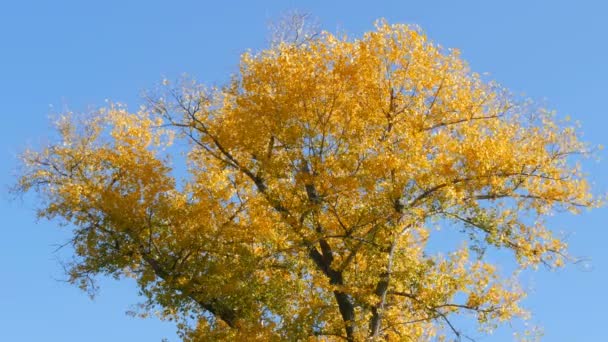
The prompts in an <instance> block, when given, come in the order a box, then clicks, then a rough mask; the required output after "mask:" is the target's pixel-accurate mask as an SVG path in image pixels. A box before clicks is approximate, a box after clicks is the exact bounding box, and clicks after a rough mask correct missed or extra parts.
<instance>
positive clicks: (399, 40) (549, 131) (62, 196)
mask: <svg viewBox="0 0 608 342" xmlns="http://www.w3.org/2000/svg"><path fill="white" fill-rule="evenodd" d="M531 108H532V107H526V106H524V105H522V104H521V103H519V102H518V101H517V100H516V99H514V98H513V96H510V95H509V94H508V92H506V91H505V90H503V89H501V88H500V87H499V86H497V85H496V84H493V83H488V82H484V81H483V80H482V79H481V78H480V76H479V75H477V74H475V73H472V72H471V71H470V70H469V69H468V66H467V65H466V63H465V62H464V61H462V59H460V57H459V55H458V52H457V51H456V50H450V51H447V52H446V51H444V50H442V49H440V48H438V47H437V46H435V45H434V44H432V43H430V42H429V41H428V40H427V38H426V37H425V36H424V34H422V33H421V32H420V31H419V30H417V29H414V28H411V27H409V26H405V25H389V24H387V23H385V22H379V23H378V24H377V26H376V29H375V30H374V31H371V32H368V33H366V34H365V35H364V36H363V37H362V38H361V39H347V38H345V37H337V36H334V35H332V34H330V33H323V34H321V35H319V36H316V37H315V38H314V39H310V40H307V41H305V42H303V43H298V44H290V43H285V42H283V43H278V44H277V45H276V46H274V47H273V48H270V49H268V50H264V51H262V52H260V53H257V54H253V53H245V54H244V55H243V56H242V59H241V64H240V69H239V73H238V74H237V75H236V76H234V77H233V79H232V81H231V82H230V83H229V84H228V85H226V86H225V87H221V88H206V87H204V86H202V85H200V84H198V83H195V82H190V81H184V82H182V83H180V84H177V85H176V86H173V85H169V84H167V85H166V87H165V91H163V92H162V93H161V94H160V95H158V96H150V97H148V105H147V106H146V107H145V108H142V109H141V110H140V111H138V112H136V113H132V112H129V111H128V110H127V109H126V108H125V107H123V106H120V105H112V106H109V107H108V108H105V109H102V110H100V111H99V112H98V113H96V114H95V115H92V116H89V117H88V118H85V119H82V118H78V117H75V116H70V115H64V116H62V117H61V118H60V120H58V123H57V128H58V131H59V133H60V139H59V141H58V142H57V143H56V144H51V145H50V146H48V147H46V148H44V149H42V150H40V151H28V152H25V153H24V154H23V160H24V164H25V166H26V167H25V169H24V172H23V176H22V177H21V178H20V181H19V191H23V192H25V191H28V190H30V189H34V190H36V191H38V192H39V193H40V194H41V195H42V197H43V198H44V201H43V202H42V204H41V208H40V211H39V214H40V216H42V217H46V218H54V217H60V218H62V219H64V220H65V222H67V223H70V224H71V226H72V227H73V238H72V240H71V244H72V245H73V246H74V254H75V256H74V260H73V262H72V263H71V265H70V269H69V275H70V280H71V281H72V282H74V283H77V284H79V285H80V286H81V287H83V288H85V289H88V288H90V287H91V285H92V282H91V279H92V276H94V275H97V274H106V275H111V276H116V277H120V276H129V277H133V278H135V279H136V280H137V282H138V284H139V286H140V289H141V293H142V294H143V295H144V296H145V297H146V298H147V301H146V303H144V308H146V309H154V308H161V315H162V316H163V317H166V318H170V319H177V320H179V321H180V322H181V323H180V327H181V329H182V332H183V334H184V335H183V336H184V338H185V339H195V340H204V339H210V340H214V339H222V338H223V339H234V338H237V337H240V338H248V339H265V340H281V339H288V340H295V339H314V338H325V339H329V340H332V339H336V340H338V339H346V340H349V341H353V340H363V339H366V338H370V339H382V338H388V339H390V340H392V339H397V340H402V339H410V340H428V339H431V338H434V337H435V336H438V335H442V334H444V333H450V332H451V333H454V334H455V335H457V336H460V334H461V333H460V330H459V328H458V327H457V326H455V325H454V324H453V323H452V321H451V317H452V316H453V315H456V314H460V313H472V314H473V315H474V316H475V317H476V319H477V321H478V323H479V326H480V328H482V329H489V330H491V329H492V328H493V327H495V326H496V324H499V323H501V322H505V321H509V320H511V319H513V318H514V317H518V316H524V315H525V311H524V310H522V309H521V308H520V307H519V304H518V303H519V301H520V300H521V299H522V298H523V296H524V291H522V290H521V289H520V288H519V287H518V286H517V283H516V282H514V281H513V280H512V279H511V278H509V277H506V278H505V277H504V276H501V274H500V272H498V271H497V267H496V266H495V265H493V264H492V263H491V262H489V261H487V260H486V258H485V254H484V253H483V251H485V250H486V249H490V250H493V249H505V250H510V251H512V252H513V255H514V256H515V259H516V261H517V262H518V264H519V265H520V266H521V267H529V266H535V265H539V264H546V265H557V266H559V265H561V264H562V263H563V261H564V253H565V247H566V245H565V242H564V241H563V239H561V238H560V237H556V236H554V234H552V233H551V231H550V229H548V228H547V227H546V225H545V223H544V220H543V217H545V216H546V215H548V214H551V213H552V212H554V211H556V210H568V211H572V212H575V213H576V212H578V211H579V210H580V208H583V207H593V206H597V205H598V204H599V202H598V201H597V200H596V199H595V198H594V196H592V194H591V191H590V189H589V186H588V184H587V182H586V181H585V178H584V177H583V175H582V173H581V171H580V168H579V167H578V165H573V160H572V157H574V156H576V155H579V154H584V153H586V150H587V147H586V145H585V144H583V143H581V142H579V140H578V138H577V135H576V130H575V129H574V128H572V127H569V126H566V125H564V124H562V123H558V122H556V120H555V117H554V114H553V113H551V112H549V111H546V110H542V109H537V108H532V109H531ZM174 140H176V141H178V142H179V141H187V142H188V144H187V150H188V151H187V153H186V154H185V156H184V158H181V157H177V158H174V159H173V161H171V159H169V158H168V155H169V154H170V153H171V152H173V151H174V150H175V149H176V148H175V147H169V145H170V144H171V142H172V141H174ZM184 146H186V145H183V144H182V145H180V148H183V147H184ZM178 162H184V163H185V165H186V168H187V175H177V176H176V173H175V172H173V171H172V168H173V167H175V166H176V165H175V164H176V163H178ZM176 177H182V179H176ZM437 223H439V224H448V223H455V224H458V225H459V226H460V227H461V228H462V232H463V235H462V237H463V239H462V243H461V244H460V247H459V248H457V249H456V250H452V251H445V253H431V252H430V251H429V250H427V248H426V243H427V240H428V239H429V236H431V235H436V234H442V232H441V231H438V230H436V229H434V228H433V226H434V225H435V224H437ZM190 317H194V318H195V320H196V321H197V324H195V325H194V326H192V325H189V324H188V323H189V322H191V319H190Z"/></svg>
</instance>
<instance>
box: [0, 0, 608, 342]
mask: <svg viewBox="0 0 608 342" xmlns="http://www.w3.org/2000/svg"><path fill="white" fill-rule="evenodd" d="M294 8H296V9H300V10H302V11H307V12H310V13H312V14H313V15H315V16H317V17H318V18H319V22H320V23H321V25H322V27H323V28H325V29H327V30H330V31H335V30H341V31H346V32H348V33H349V34H350V35H351V36H356V35H360V34H361V33H363V32H364V31H367V30H370V29H372V27H373V22H374V20H376V19H378V18H380V17H384V18H387V19H388V20H389V22H392V23H397V22H399V23H410V24H418V25H420V26H421V27H422V28H423V29H424V30H425V31H426V33H427V34H428V35H429V36H430V37H431V39H432V40H433V41H435V42H436V43H439V44H441V45H442V46H445V47H455V48H459V49H460V50H461V51H462V53H463V54H462V55H463V57H464V58H465V59H466V60H468V61H469V63H470V65H471V67H472V69H473V70H474V71H477V72H489V73H490V75H491V76H490V77H491V78H492V79H494V80H496V81H498V82H499V83H501V84H502V85H504V86H506V87H507V88H509V89H511V90H512V91H513V92H514V93H516V94H520V93H525V94H526V95H527V96H529V97H531V98H533V99H535V100H537V101H539V102H541V103H543V104H545V105H547V106H549V107H550V108H554V109H556V110H557V111H558V112H559V113H560V114H561V115H564V116H565V115H571V116H572V117H573V118H574V119H576V120H579V121H581V123H582V126H583V131H584V133H585V135H584V138H585V140H587V141H589V142H592V143H594V144H604V145H608V137H607V134H606V128H607V126H608V117H607V116H606V105H605V101H606V98H607V97H608V81H607V80H608V65H607V62H606V56H607V55H608V38H607V36H608V20H606V18H607V16H608V3H606V2H603V1H600V0H597V1H584V0H580V1H576V2H575V1H540V0H537V1H500V2H499V1H447V0H446V1H406V0H401V1H374V2H373V4H372V2H370V1H359V2H357V1H331V2H330V1H293V0H292V1H255V2H254V1H240V2H238V1H224V2H222V3H220V2H203V1H171V2H168V1H167V2H160V1H158V2H157V1H127V0H122V1H117V0H106V1H60V0H58V1H27V0H21V1H6V2H2V3H1V4H0V105H1V107H0V117H1V118H2V125H1V126H0V130H1V133H2V134H0V185H1V186H2V189H3V191H2V197H1V198H0V216H1V217H2V221H1V223H0V227H1V229H2V232H1V235H0V262H1V263H2V265H1V266H0V270H1V272H0V340H2V341H65V342H69V341H160V340H161V338H163V337H166V338H168V339H169V340H171V341H177V337H176V335H175V333H174V328H173V325H172V324H170V323H162V322H159V321H158V320H157V319H155V318H152V319H147V320H142V319H137V318H131V317H129V316H127V315H125V311H127V310H129V308H130V306H131V305H132V304H134V303H137V302H138V298H137V296H136V289H135V287H134V286H133V284H132V283H129V281H114V280H102V281H101V285H102V289H101V292H100V293H99V295H98V296H97V297H96V298H95V300H93V301H91V300H90V299H89V298H88V297H87V296H86V295H85V294H84V293H83V292H81V291H80V290H78V289H77V288H75V287H72V286H70V285H68V284H66V283H63V282H60V281H58V280H57V279H61V278H62V277H63V274H62V269H61V267H60V266H59V263H58V262H57V254H55V253H54V252H53V251H54V250H55V248H56V245H57V244H59V243H61V242H63V241H65V239H66V238H67V236H68V234H67V232H66V231H65V229H63V230H62V229H60V228H58V227H57V226H56V224H54V223H49V222H45V221H42V222H36V220H35V217H34V208H35V204H36V202H35V200H34V199H33V198H32V197H25V198H24V199H23V200H16V201H10V196H9V195H7V194H6V191H5V190H6V189H7V188H8V187H9V186H10V185H11V184H12V183H13V181H14V174H15V168H16V165H17V163H16V156H17V154H18V153H19V151H21V150H22V149H23V148H24V147H25V146H37V145H40V144H41V143H43V142H44V141H45V139H44V137H45V136H48V135H49V128H50V125H49V120H48V116H49V114H51V113H53V112H57V111H59V110H61V108H64V107H69V108H71V109H73V110H76V111H78V110H86V109H88V108H92V107H93V108H94V107H98V106H101V105H103V103H104V99H111V100H112V101H116V102H123V103H127V104H129V106H130V108H136V107H137V106H138V105H139V104H140V103H141V102H140V97H139V95H140V94H141V92H142V91H143V90H145V89H149V88H152V87H154V86H155V85H156V84H157V83H158V82H159V81H160V80H161V79H162V78H163V77H167V78H169V79H174V78H177V77H179V75H180V74H182V73H188V74H189V75H191V76H193V77H195V78H197V79H198V80H201V81H204V82H206V83H209V84H214V83H215V84H221V83H223V82H224V81H225V80H227V79H228V77H229V75H230V74H231V73H234V72H235V71H236V70H237V63H238V58H239V55H240V54H241V53H242V52H244V51H245V50H246V49H248V48H252V49H254V50H256V49H261V48H263V47H264V46H265V44H266V38H267V23H268V22H269V21H270V20H272V19H274V18H277V17H278V16H279V15H280V14H281V13H282V12H284V11H286V10H289V9H294ZM50 105H52V106H53V107H52V108H51V107H50ZM599 156H600V158H602V159H604V160H603V161H602V162H600V163H597V162H595V161H589V162H586V163H585V166H586V170H587V171H588V172H589V173H590V174H591V179H592V180H593V181H594V182H595V184H596V185H595V188H596V189H597V190H598V191H599V192H606V190H607V182H606V178H607V177H606V176H607V174H608V173H607V172H606V171H607V170H608V160H606V158H605V157H606V152H600V153H599ZM607 219H608V211H607V210H606V209H598V210H595V211H592V212H590V213H585V214H583V215H581V216H578V217H562V216H557V217H554V218H552V220H551V222H552V223H553V225H554V226H555V227H556V229H558V230H564V231H566V232H568V233H569V242H570V245H571V252H572V254H573V255H575V256H579V257H586V258H589V260H590V263H589V265H588V266H583V265H571V266H569V267H566V268H565V269H564V270H560V271H558V272H549V271H546V270H543V269H541V270H539V271H538V272H536V273H533V274H529V273H526V274H525V281H526V284H528V285H527V286H528V288H529V289H530V291H531V293H530V298H529V299H528V300H526V305H527V307H529V308H530V309H531V310H532V311H533V312H534V316H533V319H532V322H533V323H535V324H540V325H542V326H543V327H544V330H545V339H544V340H545V341H602V340H604V338H605V337H604V336H605V324H606V323H605V308H606V307H608V295H607V294H606V283H607V282H608V252H606V250H607V249H606V244H607V241H608V232H607V231H606V229H605V224H604V222H606V221H607ZM473 335H475V334H473ZM479 340H480V341H510V340H512V338H511V334H510V331H509V330H508V329H503V330H501V331H499V332H498V333H497V334H496V335H494V336H491V337H488V338H484V339H479Z"/></svg>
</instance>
